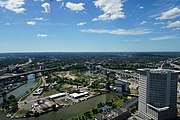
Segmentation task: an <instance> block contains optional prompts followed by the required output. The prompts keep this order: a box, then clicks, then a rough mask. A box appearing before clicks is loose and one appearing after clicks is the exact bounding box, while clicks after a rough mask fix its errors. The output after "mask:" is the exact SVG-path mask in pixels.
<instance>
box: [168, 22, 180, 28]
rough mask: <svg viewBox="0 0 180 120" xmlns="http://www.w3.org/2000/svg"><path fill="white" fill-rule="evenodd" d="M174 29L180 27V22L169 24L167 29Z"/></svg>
mask: <svg viewBox="0 0 180 120" xmlns="http://www.w3.org/2000/svg"><path fill="white" fill-rule="evenodd" d="M172 27H180V21H176V22H169V23H168V25H167V26H166V28H172Z"/></svg>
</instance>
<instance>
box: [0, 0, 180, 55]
mask: <svg viewBox="0 0 180 120" xmlns="http://www.w3.org/2000/svg"><path fill="white" fill-rule="evenodd" d="M0 16H1V18H0V27H1V28H0V32H1V35H0V42H1V44H0V53H3V52H143V51H180V47H179V44H180V41H179V40H180V36H179V30H180V21H179V18H180V2H179V1H178V0H174V1H172V0H166V1H164V0H157V1H143V0H133V1H130V0H111V1H107V0H93V1H88V0H76V1H73V0H32V1H25V0H2V1H0Z"/></svg>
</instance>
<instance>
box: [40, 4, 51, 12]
mask: <svg viewBox="0 0 180 120" xmlns="http://www.w3.org/2000/svg"><path fill="white" fill-rule="evenodd" d="M41 6H42V7H43V8H44V11H43V12H44V13H50V11H51V5H50V4H49V3H43V4H42V5H41Z"/></svg>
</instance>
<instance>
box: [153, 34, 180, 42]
mask: <svg viewBox="0 0 180 120" xmlns="http://www.w3.org/2000/svg"><path fill="white" fill-rule="evenodd" d="M177 38H178V37H177V36H176V35H166V36H160V37H154V38H150V40H155V41H156V40H171V39H177Z"/></svg>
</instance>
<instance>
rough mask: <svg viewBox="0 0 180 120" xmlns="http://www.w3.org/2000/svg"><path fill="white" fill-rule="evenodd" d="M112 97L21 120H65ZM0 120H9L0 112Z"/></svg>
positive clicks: (98, 98) (100, 97) (111, 95)
mask: <svg viewBox="0 0 180 120" xmlns="http://www.w3.org/2000/svg"><path fill="white" fill-rule="evenodd" d="M114 96H115V95H113V94H103V95H100V96H97V97H94V98H91V99H88V100H87V101H83V102H80V103H78V104H75V105H72V106H69V107H65V108H62V109H59V110H58V111H57V112H50V113H48V114H45V115H41V116H40V117H37V118H34V117H31V118H24V119H22V120H60V119H63V120H67V119H69V118H71V117H74V116H76V115H77V114H79V113H82V112H85V111H88V110H90V109H92V108H93V107H95V106H96V105H97V104H98V103H99V102H105V101H107V100H110V99H112V98H114ZM0 120H10V118H7V117H6V115H5V114H4V113H2V112H0ZM19 120H20V119H19Z"/></svg>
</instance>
